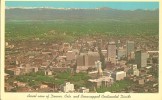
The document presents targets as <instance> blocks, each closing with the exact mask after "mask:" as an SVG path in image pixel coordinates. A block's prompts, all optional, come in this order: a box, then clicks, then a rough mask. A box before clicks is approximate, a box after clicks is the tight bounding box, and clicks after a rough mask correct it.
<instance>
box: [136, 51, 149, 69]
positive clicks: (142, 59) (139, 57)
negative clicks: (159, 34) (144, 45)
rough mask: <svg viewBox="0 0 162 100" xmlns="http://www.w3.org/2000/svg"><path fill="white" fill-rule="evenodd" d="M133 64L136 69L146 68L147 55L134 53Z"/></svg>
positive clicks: (139, 52) (140, 52)
mask: <svg viewBox="0 0 162 100" xmlns="http://www.w3.org/2000/svg"><path fill="white" fill-rule="evenodd" d="M135 63H136V64H137V67H138V68H140V67H146V66H147V53H146V52H142V51H136V53H135Z"/></svg>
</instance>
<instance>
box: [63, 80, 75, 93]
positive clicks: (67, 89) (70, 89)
mask: <svg viewBox="0 0 162 100" xmlns="http://www.w3.org/2000/svg"><path fill="white" fill-rule="evenodd" d="M61 91H62V92H65V93H68V92H74V91H75V89H74V84H71V83H70V82H66V83H64V84H63V85H61Z"/></svg>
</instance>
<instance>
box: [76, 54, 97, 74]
mask: <svg viewBox="0 0 162 100" xmlns="http://www.w3.org/2000/svg"><path fill="white" fill-rule="evenodd" d="M98 60H100V55H99V53H98V52H88V53H81V54H80V55H79V56H78V57H77V70H78V71H81V70H87V69H88V68H89V67H95V62H96V61H98Z"/></svg>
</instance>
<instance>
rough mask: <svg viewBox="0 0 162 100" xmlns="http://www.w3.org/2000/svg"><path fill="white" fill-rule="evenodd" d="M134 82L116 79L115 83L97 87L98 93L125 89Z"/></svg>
mask: <svg viewBox="0 0 162 100" xmlns="http://www.w3.org/2000/svg"><path fill="white" fill-rule="evenodd" d="M132 84H133V82H132V81H130V80H121V81H116V82H115V83H114V84H112V85H111V86H110V87H105V86H103V87H101V88H97V92H98V93H104V92H107V91H109V92H117V91H121V90H123V89H125V88H126V87H128V86H131V85H132Z"/></svg>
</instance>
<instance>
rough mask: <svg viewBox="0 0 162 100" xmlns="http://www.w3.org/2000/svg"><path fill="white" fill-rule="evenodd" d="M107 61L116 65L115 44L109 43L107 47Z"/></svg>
mask: <svg viewBox="0 0 162 100" xmlns="http://www.w3.org/2000/svg"><path fill="white" fill-rule="evenodd" d="M107 53H108V61H110V62H111V63H114V64H116V44H115V42H109V44H108V47H107Z"/></svg>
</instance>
